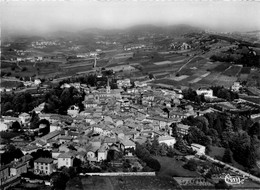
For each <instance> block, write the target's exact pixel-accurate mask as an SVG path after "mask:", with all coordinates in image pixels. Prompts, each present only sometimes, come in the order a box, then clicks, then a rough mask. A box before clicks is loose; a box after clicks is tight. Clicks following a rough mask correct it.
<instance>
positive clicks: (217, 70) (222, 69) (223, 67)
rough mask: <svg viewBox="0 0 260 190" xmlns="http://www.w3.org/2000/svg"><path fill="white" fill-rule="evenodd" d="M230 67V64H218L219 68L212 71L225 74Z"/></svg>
mask: <svg viewBox="0 0 260 190" xmlns="http://www.w3.org/2000/svg"><path fill="white" fill-rule="evenodd" d="M228 67H230V64H229V63H218V66H216V67H215V68H213V69H212V70H211V71H212V72H223V71H225V70H226V69H227V68H228Z"/></svg>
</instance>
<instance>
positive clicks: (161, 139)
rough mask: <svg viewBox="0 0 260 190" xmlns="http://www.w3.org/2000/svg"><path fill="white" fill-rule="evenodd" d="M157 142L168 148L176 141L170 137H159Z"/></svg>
mask: <svg viewBox="0 0 260 190" xmlns="http://www.w3.org/2000/svg"><path fill="white" fill-rule="evenodd" d="M158 142H159V143H160V144H161V143H165V144H167V145H168V146H172V147H174V144H175V143H176V139H175V138H174V137H171V136H160V137H159V138H158Z"/></svg>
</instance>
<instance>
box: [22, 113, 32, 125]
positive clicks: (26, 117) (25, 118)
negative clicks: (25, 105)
mask: <svg viewBox="0 0 260 190" xmlns="http://www.w3.org/2000/svg"><path fill="white" fill-rule="evenodd" d="M19 118H20V120H21V122H22V124H25V123H28V122H29V121H30V119H31V117H30V115H29V114H28V113H22V114H20V115H19Z"/></svg>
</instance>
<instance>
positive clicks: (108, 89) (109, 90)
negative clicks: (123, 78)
mask: <svg viewBox="0 0 260 190" xmlns="http://www.w3.org/2000/svg"><path fill="white" fill-rule="evenodd" d="M106 90H107V93H110V92H111V88H110V85H109V78H108V77H107V87H106Z"/></svg>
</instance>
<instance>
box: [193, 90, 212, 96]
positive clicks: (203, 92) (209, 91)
mask: <svg viewBox="0 0 260 190" xmlns="http://www.w3.org/2000/svg"><path fill="white" fill-rule="evenodd" d="M196 93H197V95H204V96H205V97H209V98H212V97H213V90H212V89H201V88H199V89H198V90H196Z"/></svg>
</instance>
